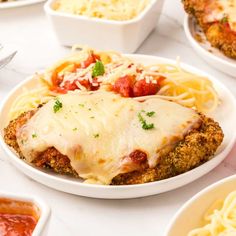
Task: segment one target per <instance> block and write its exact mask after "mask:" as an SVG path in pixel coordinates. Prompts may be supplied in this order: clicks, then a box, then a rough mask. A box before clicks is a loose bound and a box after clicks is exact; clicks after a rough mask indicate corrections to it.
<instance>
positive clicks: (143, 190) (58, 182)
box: [0, 55, 236, 199]
mask: <svg viewBox="0 0 236 236" xmlns="http://www.w3.org/2000/svg"><path fill="white" fill-rule="evenodd" d="M127 56H128V57H130V58H131V59H132V60H134V61H136V62H139V63H143V64H155V63H167V64H175V63H176V62H175V61H173V60H169V59H165V58H160V57H154V56H146V55H127ZM181 65H182V67H183V68H184V69H186V70H188V71H191V72H193V73H197V74H200V75H204V76H206V77H208V78H209V79H210V80H211V81H212V82H213V84H214V86H215V89H216V90H217V92H218V93H219V96H220V99H221V104H220V105H219V107H218V108H217V109H216V111H215V112H214V113H212V114H209V115H210V116H212V117H213V118H214V119H215V120H216V121H218V122H219V123H220V125H221V127H222V129H223V131H224V134H225V138H224V141H223V143H222V145H221V146H220V148H219V149H218V151H217V153H216V156H215V157H214V158H213V159H212V160H210V161H208V162H206V163H205V164H203V165H201V166H199V167H197V168H195V169H193V170H191V171H188V172H186V173H184V174H181V175H179V176H176V177H173V178H169V179H165V180H161V181H156V182H152V183H146V184H138V185H126V186H103V185H94V184H85V183H82V182H81V180H79V179H76V178H72V177H68V176H62V175H58V174H54V173H52V172H50V171H47V170H41V169H38V168H36V167H34V166H31V165H30V164H28V163H26V162H24V161H23V160H21V159H19V157H18V156H17V155H16V154H15V153H14V151H13V150H12V149H10V148H9V147H8V146H7V145H6V144H5V142H4V140H3V129H4V127H5V126H6V125H7V114H8V113H9V109H10V107H11V104H12V102H13V101H14V100H15V99H16V98H17V96H18V95H19V94H20V93H21V92H22V90H23V87H26V88H28V89H31V88H33V87H35V84H36V83H37V81H35V79H32V78H28V79H26V80H25V81H23V82H22V83H21V84H19V85H18V86H17V87H16V88H15V89H14V90H13V91H12V92H11V93H10V94H9V95H8V97H7V98H6V99H5V101H4V102H3V105H2V108H1V112H0V133H1V135H0V143H1V145H2V147H3V149H4V150H5V152H6V153H7V158H8V160H9V161H10V162H11V163H12V164H13V165H14V166H16V167H17V168H18V169H19V170H20V171H21V172H23V173H24V174H26V175H28V176H29V177H31V178H32V179H34V180H36V181H38V182H40V183H42V184H45V185H47V186H49V187H52V188H55V189H58V190H60V191H64V192H68V193H73V194H77V195H81V196H87V197H94V198H107V199H122V198H136V197H144V196H149V195H154V194H158V193H162V192H166V191H169V190H172V189H175V188H178V187H180V186H183V185H185V184H188V183H190V182H192V181H194V180H196V179H197V178H199V177H201V176H202V175H204V174H206V173H208V172H209V171H211V170H212V169H213V168H215V167H216V166H217V165H218V164H219V163H220V162H221V161H222V160H223V159H224V158H225V157H226V156H227V154H228V153H229V152H230V150H231V148H232V147H233V145H234V141H235V137H236V126H235V120H236V102H235V99H234V97H233V95H232V94H231V93H230V92H229V90H228V89H227V88H226V87H225V86H224V85H223V84H221V83H220V82H219V81H218V80H217V79H216V78H214V77H212V76H210V75H208V74H207V73H204V72H202V71H200V70H198V69H195V68H193V67H191V66H188V65H186V64H181Z"/></svg>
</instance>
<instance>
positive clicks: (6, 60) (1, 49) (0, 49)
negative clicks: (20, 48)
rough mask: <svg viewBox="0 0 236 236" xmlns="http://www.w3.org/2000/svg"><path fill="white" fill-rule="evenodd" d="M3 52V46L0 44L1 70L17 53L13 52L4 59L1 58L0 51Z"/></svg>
mask: <svg viewBox="0 0 236 236" xmlns="http://www.w3.org/2000/svg"><path fill="white" fill-rule="evenodd" d="M3 50H4V46H3V45H2V44H0V69H1V68H3V67H4V66H6V65H7V64H8V63H9V62H10V61H11V60H12V58H13V57H14V56H15V55H16V53H17V51H16V50H14V51H12V52H11V53H10V54H9V55H7V56H6V57H3V58H1V51H3Z"/></svg>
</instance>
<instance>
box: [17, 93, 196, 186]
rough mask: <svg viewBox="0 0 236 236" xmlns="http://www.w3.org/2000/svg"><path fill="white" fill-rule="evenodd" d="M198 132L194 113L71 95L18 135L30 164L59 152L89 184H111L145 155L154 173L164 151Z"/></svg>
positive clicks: (163, 104)
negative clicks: (136, 158) (50, 150)
mask: <svg viewBox="0 0 236 236" xmlns="http://www.w3.org/2000/svg"><path fill="white" fill-rule="evenodd" d="M197 126H199V115H198V114H197V113H196V112H195V111H194V110H192V109H189V108H185V107H183V106H181V105H178V104H176V103H173V102H169V101H165V100H161V99H158V98H153V99H149V100H146V101H144V102H138V101H136V100H134V99H132V98H123V97H121V96H119V95H117V94H113V93H110V92H102V91H97V92H92V93H86V94H85V93H84V94H78V93H77V94H76V93H69V94H65V95H61V96H58V97H57V99H56V100H54V99H53V100H51V101H49V102H48V103H47V104H46V105H44V106H43V107H42V108H40V109H39V110H38V111H37V112H36V113H35V115H34V116H33V117H32V118H31V119H30V120H29V121H28V122H27V123H26V124H25V125H24V126H22V127H21V128H20V129H19V130H18V132H17V141H18V144H19V146H20V149H21V151H22V153H23V155H24V156H25V158H26V160H27V161H29V162H32V161H33V160H34V159H35V158H36V157H37V156H38V155H40V153H41V152H43V151H45V150H46V149H47V148H49V147H55V148H56V149H57V150H58V151H59V152H60V153H62V154H64V155H66V156H68V157H69V159H70V161H71V166H72V167H73V168H74V169H75V170H76V172H77V173H78V174H79V176H80V177H82V178H83V179H85V180H87V182H93V183H101V184H110V183H111V180H112V179H113V178H114V177H115V176H117V175H118V174H120V173H125V172H129V171H130V170H133V169H135V168H136V166H137V165H135V164H134V163H132V161H130V158H129V155H130V154H131V153H132V152H134V151H135V150H141V151H142V152H144V153H145V154H146V156H147V162H148V165H149V166H150V167H154V166H156V164H157V162H158V158H159V153H160V151H161V150H162V149H163V148H165V147H167V146H173V144H175V143H176V142H177V141H179V140H181V139H183V137H184V136H185V135H186V133H187V132H189V130H191V129H192V128H193V127H197Z"/></svg>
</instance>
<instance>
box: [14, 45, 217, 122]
mask: <svg viewBox="0 0 236 236" xmlns="http://www.w3.org/2000/svg"><path fill="white" fill-rule="evenodd" d="M77 49H78V46H76V47H74V48H73V53H72V55H70V56H68V57H66V58H64V59H63V60H61V61H59V62H57V63H56V64H55V65H53V66H52V67H51V68H49V69H48V70H46V71H45V73H44V74H42V75H41V76H40V80H41V81H42V82H41V84H42V85H41V86H39V88H35V89H34V90H30V91H28V90H26V91H25V92H24V93H22V95H21V96H20V97H19V98H18V99H17V101H16V102H15V103H14V104H13V106H12V111H11V118H15V117H17V115H19V114H20V113H22V112H24V111H27V110H29V109H34V108H35V107H37V106H38V105H39V104H41V103H45V102H47V101H48V100H49V99H51V98H52V97H53V96H56V95H57V94H61V93H67V92H71V91H73V92H81V91H83V92H84V91H85V92H86V91H94V90H98V89H99V90H107V91H110V92H115V93H120V94H121V95H122V96H124V97H133V99H136V100H141V101H143V100H147V99H150V98H153V97H159V98H162V99H167V100H171V101H174V102H177V103H179V104H181V105H184V106H187V107H190V108H194V109H196V110H198V111H200V112H211V111H213V110H214V109H215V108H216V107H217V105H218V104H219V99H218V95H217V93H216V91H215V89H214V87H213V85H212V83H211V81H210V80H209V79H207V78H206V77H204V76H201V75H197V74H193V73H190V72H188V71H186V70H184V69H182V68H181V66H180V63H179V62H177V63H176V65H172V64H164V63H162V64H155V65H142V64H140V63H137V62H135V61H133V60H131V59H130V58H128V57H125V56H123V55H121V54H119V53H117V52H111V51H95V50H93V49H90V48H88V47H83V48H82V50H80V51H77ZM37 76H38V75H37Z"/></svg>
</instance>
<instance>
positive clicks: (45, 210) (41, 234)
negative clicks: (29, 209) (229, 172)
mask: <svg viewBox="0 0 236 236" xmlns="http://www.w3.org/2000/svg"><path fill="white" fill-rule="evenodd" d="M0 198H6V199H10V200H12V201H23V202H29V203H31V204H32V205H33V206H35V207H36V208H37V209H38V210H39V220H38V222H37V224H36V226H35V229H34V230H33V233H32V236H46V235H47V232H48V225H49V224H48V222H49V219H50V208H49V207H48V206H47V204H46V203H45V202H44V201H42V200H41V199H39V198H38V197H35V196H26V195H21V194H15V193H7V192H2V191H1V192H0Z"/></svg>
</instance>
